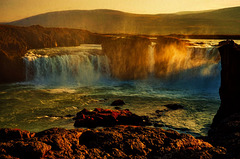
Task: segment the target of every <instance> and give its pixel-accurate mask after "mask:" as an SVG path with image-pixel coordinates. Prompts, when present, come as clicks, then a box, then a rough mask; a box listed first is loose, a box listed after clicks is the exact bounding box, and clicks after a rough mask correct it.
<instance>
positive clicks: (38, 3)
mask: <svg viewBox="0 0 240 159" xmlns="http://www.w3.org/2000/svg"><path fill="white" fill-rule="evenodd" d="M234 6H240V0H0V22H10V21H14V20H19V19H22V18H26V17H30V16H33V15H37V14H41V13H46V12H52V11H61V10H91V9H114V10H120V11H124V12H130V13H139V14H160V13H176V12H179V11H199V10H211V9H219V8H227V7H234Z"/></svg>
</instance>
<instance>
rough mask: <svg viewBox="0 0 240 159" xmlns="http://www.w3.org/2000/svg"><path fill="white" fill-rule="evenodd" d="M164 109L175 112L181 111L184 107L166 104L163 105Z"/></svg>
mask: <svg viewBox="0 0 240 159" xmlns="http://www.w3.org/2000/svg"><path fill="white" fill-rule="evenodd" d="M164 106H165V107H167V108H169V109H172V110H177V109H183V108H184V107H183V106H182V105H180V104H166V105H164Z"/></svg>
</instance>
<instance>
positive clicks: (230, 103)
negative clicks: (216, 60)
mask: <svg viewBox="0 0 240 159" xmlns="http://www.w3.org/2000/svg"><path fill="white" fill-rule="evenodd" d="M220 45H222V46H221V47H219V51H220V55H221V65H222V71H221V87H220V89H219V95H220V98H221V106H220V108H219V110H218V112H217V114H216V115H215V117H214V119H213V123H212V127H214V126H216V125H218V123H220V121H221V120H224V119H225V118H226V117H229V116H231V115H232V114H235V113H240V104H239V99H240V93H239V90H240V83H239V81H240V66H239V60H240V47H239V46H238V45H237V44H235V43H234V42H233V41H226V42H221V43H220Z"/></svg>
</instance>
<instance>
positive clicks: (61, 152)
mask: <svg viewBox="0 0 240 159" xmlns="http://www.w3.org/2000/svg"><path fill="white" fill-rule="evenodd" d="M16 131H17V132H18V134H22V136H19V135H16V136H14V135H13V133H12V132H16ZM24 134H31V135H24ZM3 136H4V137H5V138H4V137H3ZM11 139H13V140H11ZM225 153H226V151H225V149H224V148H221V147H213V146H212V145H211V144H209V143H207V142H204V141H202V140H199V139H195V138H194V137H192V136H191V135H187V134H179V133H178V132H176V131H172V130H163V129H160V128H159V129H156V128H144V127H136V126H135V127H133V126H127V127H125V126H120V127H112V128H104V129H97V130H90V129H73V130H66V129H61V128H53V129H49V130H45V131H42V132H39V133H30V132H26V131H21V130H14V129H7V131H6V130H5V129H0V158H81V159H84V158H168V159H171V158H172V159H175V158H184V159H193V158H221V157H224V156H225Z"/></svg>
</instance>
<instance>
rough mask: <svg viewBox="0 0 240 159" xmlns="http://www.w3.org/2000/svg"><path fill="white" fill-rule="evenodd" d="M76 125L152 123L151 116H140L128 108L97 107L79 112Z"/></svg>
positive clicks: (106, 125)
mask: <svg viewBox="0 0 240 159" xmlns="http://www.w3.org/2000/svg"><path fill="white" fill-rule="evenodd" d="M74 120H75V123H74V126H75V127H87V128H96V127H110V126H115V125H138V126H139V125H141V126H145V125H151V122H150V121H149V118H148V117H146V116H138V115H136V114H133V113H132V112H130V111H129V110H128V109H125V110H110V109H102V108H95V109H94V110H93V111H89V110H87V109H83V110H82V111H80V112H78V113H77V115H76V117H75V118H74Z"/></svg>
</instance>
